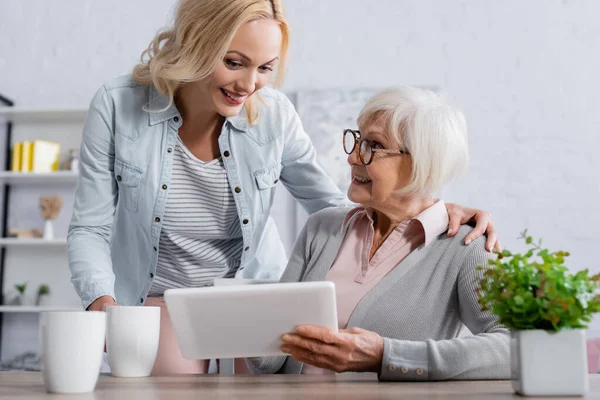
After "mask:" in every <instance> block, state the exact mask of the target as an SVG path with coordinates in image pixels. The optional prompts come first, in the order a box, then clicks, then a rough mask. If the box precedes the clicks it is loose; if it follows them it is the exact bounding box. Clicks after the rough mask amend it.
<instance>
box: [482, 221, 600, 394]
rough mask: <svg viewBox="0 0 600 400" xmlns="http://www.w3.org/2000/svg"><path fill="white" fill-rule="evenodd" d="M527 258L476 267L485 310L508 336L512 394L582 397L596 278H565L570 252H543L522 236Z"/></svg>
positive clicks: (599, 301) (597, 302) (598, 305)
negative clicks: (587, 339) (526, 247)
mask: <svg viewBox="0 0 600 400" xmlns="http://www.w3.org/2000/svg"><path fill="white" fill-rule="evenodd" d="M520 239H523V240H525V243H526V244H527V245H528V247H529V249H528V251H527V252H525V253H522V254H521V253H511V252H510V251H508V250H503V251H501V252H496V253H497V254H498V257H497V258H496V259H493V260H489V261H488V265H486V266H479V267H478V268H479V269H480V270H483V271H484V273H483V277H482V278H481V280H480V282H479V283H480V285H479V289H478V297H479V303H480V304H481V306H482V309H483V310H489V311H490V312H492V313H493V314H495V315H497V316H498V318H499V321H500V323H502V324H504V325H505V326H506V327H508V328H509V329H510V330H511V332H512V333H511V335H512V336H511V349H510V353H511V371H512V384H513V388H514V390H515V391H516V392H517V393H519V394H522V395H531V396H537V395H565V396H566V395H583V394H584V393H586V392H587V390H588V375H587V354H586V338H585V328H587V324H588V323H589V322H590V321H591V319H592V315H593V314H594V313H596V312H598V311H600V298H599V297H598V295H597V288H598V280H599V276H598V275H594V276H589V274H588V270H582V271H579V272H577V273H569V271H568V269H567V267H566V266H565V264H564V262H565V258H566V257H567V256H569V253H568V252H565V251H556V252H550V251H549V250H548V249H545V248H542V245H541V240H540V241H538V242H537V243H536V242H535V241H534V239H533V238H532V237H531V236H528V235H527V230H525V231H524V232H523V233H522V234H521V237H520Z"/></svg>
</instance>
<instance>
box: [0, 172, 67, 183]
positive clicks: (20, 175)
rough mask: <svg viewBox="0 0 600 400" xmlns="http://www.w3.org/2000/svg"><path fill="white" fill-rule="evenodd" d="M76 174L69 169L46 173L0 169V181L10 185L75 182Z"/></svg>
mask: <svg viewBox="0 0 600 400" xmlns="http://www.w3.org/2000/svg"><path fill="white" fill-rule="evenodd" d="M77 176H78V175H77V174H76V173H74V172H71V171H56V172H48V173H39V172H12V171H0V182H3V183H7V184H11V185H17V184H42V183H43V184H52V183H75V182H77Z"/></svg>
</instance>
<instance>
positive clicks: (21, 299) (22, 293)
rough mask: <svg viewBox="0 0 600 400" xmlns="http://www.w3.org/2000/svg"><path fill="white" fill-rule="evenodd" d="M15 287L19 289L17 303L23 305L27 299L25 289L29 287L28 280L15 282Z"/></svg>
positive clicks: (15, 302)
mask: <svg viewBox="0 0 600 400" xmlns="http://www.w3.org/2000/svg"><path fill="white" fill-rule="evenodd" d="M15 289H16V290H17V297H16V298H15V301H14V304H15V305H18V306H20V305H23V303H24V301H25V290H26V289H27V282H23V283H15Z"/></svg>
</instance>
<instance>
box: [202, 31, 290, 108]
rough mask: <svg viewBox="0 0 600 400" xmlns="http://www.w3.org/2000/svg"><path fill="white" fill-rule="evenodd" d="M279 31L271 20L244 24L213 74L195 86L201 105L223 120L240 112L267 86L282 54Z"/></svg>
mask: <svg viewBox="0 0 600 400" xmlns="http://www.w3.org/2000/svg"><path fill="white" fill-rule="evenodd" d="M281 40H282V34H281V28H280V26H279V24H278V23H277V22H276V21H275V20H272V19H258V20H254V21H250V22H247V23H245V24H243V25H242V26H241V27H240V28H239V29H238V31H237V32H236V34H235V36H234V38H233V40H232V41H231V44H230V45H229V48H228V51H227V54H226V55H225V58H224V59H223V60H222V62H219V64H218V66H217V68H216V70H215V71H214V72H213V74H212V75H211V76H210V77H208V78H207V79H204V80H202V81H199V82H196V83H194V85H195V86H196V87H197V88H198V89H200V90H201V92H202V93H203V98H204V100H205V101H204V103H205V104H206V106H207V107H208V108H210V109H212V110H213V111H216V112H217V113H218V114H219V115H222V116H224V117H232V116H235V115H237V114H239V112H240V111H241V109H242V107H243V105H244V103H245V102H246V100H247V99H248V98H249V97H250V96H251V95H253V94H254V93H255V92H256V91H258V90H260V89H261V88H263V87H264V86H265V85H267V83H269V78H270V76H271V73H272V71H273V69H274V68H275V65H276V64H277V61H278V60H279V55H280V51H281Z"/></svg>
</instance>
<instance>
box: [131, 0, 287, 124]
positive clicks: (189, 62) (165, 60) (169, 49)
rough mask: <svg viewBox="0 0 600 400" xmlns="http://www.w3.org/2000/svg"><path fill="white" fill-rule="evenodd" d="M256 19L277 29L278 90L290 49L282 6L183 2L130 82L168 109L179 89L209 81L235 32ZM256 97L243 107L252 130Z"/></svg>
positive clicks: (271, 0) (270, 1) (261, 0)
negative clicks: (152, 91) (152, 92)
mask: <svg viewBox="0 0 600 400" xmlns="http://www.w3.org/2000/svg"><path fill="white" fill-rule="evenodd" d="M257 19H273V20H275V21H277V22H278V23H279V26H280V27H281V34H282V42H281V54H280V57H279V65H278V67H277V74H276V77H275V80H274V84H275V85H276V86H277V85H280V84H281V82H282V80H283V75H284V70H285V62H286V56H287V50H288V45H289V26H288V23H287V20H286V18H285V15H284V13H283V8H282V6H281V1H280V0H181V1H180V2H179V4H178V6H177V12H176V15H175V23H174V24H173V26H172V27H170V28H167V29H164V30H162V31H161V32H159V33H158V34H157V35H156V37H155V38H154V39H153V40H152V41H151V42H150V45H149V46H148V48H147V49H146V50H145V51H144V52H143V53H142V56H141V62H140V63H139V64H138V65H136V66H135V68H134V69H133V78H134V79H135V80H136V81H137V82H138V83H140V84H142V85H153V86H154V87H155V88H156V90H158V92H159V93H160V94H162V95H166V96H169V104H168V106H167V107H166V108H169V107H170V106H171V104H173V101H174V98H175V94H176V93H177V89H178V88H179V87H180V86H181V85H182V84H184V83H187V82H194V81H198V80H202V79H205V78H207V77H209V76H210V75H211V74H212V73H213V72H214V71H215V69H216V68H217V65H218V63H220V62H222V60H223V58H224V57H225V54H226V53H227V50H228V47H229V45H230V43H231V41H232V40H233V37H234V36H235V33H236V32H237V30H238V28H239V27H240V26H242V25H243V24H245V23H246V22H249V21H253V20H257ZM256 97H257V96H250V97H249V98H248V99H247V100H246V103H245V104H244V107H245V109H246V115H247V117H248V122H249V123H250V124H254V123H256V121H257V120H258V104H257V103H256V102H257V100H258V99H257V98H256Z"/></svg>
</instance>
